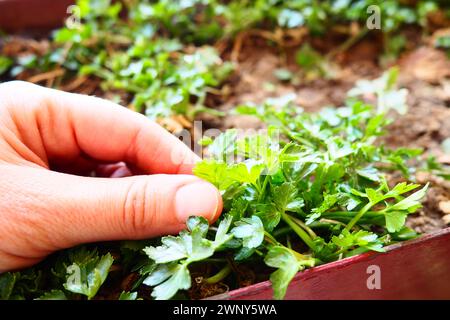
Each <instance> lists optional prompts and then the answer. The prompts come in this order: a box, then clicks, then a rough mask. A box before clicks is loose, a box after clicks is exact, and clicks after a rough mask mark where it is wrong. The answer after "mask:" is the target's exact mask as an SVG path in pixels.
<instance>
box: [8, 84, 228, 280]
mask: <svg viewBox="0 0 450 320" xmlns="http://www.w3.org/2000/svg"><path fill="white" fill-rule="evenodd" d="M196 161H198V158H197V156H196V155H195V154H194V153H193V152H192V151H191V150H189V148H187V147H186V146H185V145H184V144H183V143H182V142H180V141H179V140H178V139H176V138H175V137H173V136H172V135H171V134H170V133H168V132H166V131H165V130H164V129H162V128H161V127H160V126H158V125H157V124H155V123H153V122H151V121H150V120H149V119H147V118H146V117H144V116H142V115H140V114H138V113H135V112H132V111H130V110H128V109H125V108H123V107H120V106H118V105H116V104H114V103H112V102H108V101H106V100H103V99H99V98H94V97H89V96H83V95H78V94H72V93H66V92H62V91H57V90H53V89H48V88H43V87H39V86H36V85H32V84H29V83H25V82H17V81H14V82H7V83H3V84H0V272H4V271H8V270H14V269H19V268H23V267H27V266H30V265H33V264H35V263H37V262H39V261H40V260H42V259H43V258H45V257H46V256H47V255H49V254H50V253H52V252H54V251H56V250H60V249H63V248H68V247H72V246H75V245H77V244H81V243H88V242H96V241H106V240H119V239H143V238H150V237H154V236H158V235H163V234H171V233H176V232H178V231H180V230H181V229H183V228H184V227H185V221H186V219H187V218H188V217H189V216H191V215H200V216H203V217H205V218H207V219H208V220H209V221H211V222H212V221H215V220H216V219H217V217H218V215H219V214H220V212H221V211H222V199H221V197H220V194H219V192H218V191H217V189H216V188H215V187H214V186H213V185H211V184H210V183H208V182H205V181H203V180H201V179H199V178H197V177H195V176H193V175H191V172H192V167H193V166H194V164H195V162H196ZM120 162H124V163H126V165H127V166H126V167H125V166H123V165H122V166H121V165H112V166H111V165H110V166H105V165H107V164H115V163H120ZM111 168H113V171H114V172H116V173H115V174H113V176H117V175H118V174H117V172H118V171H117V170H114V169H117V168H119V171H122V175H126V174H123V173H126V172H128V171H131V172H133V173H135V174H141V175H138V176H130V177H123V178H98V177H89V176H88V175H89V173H90V172H92V171H93V170H96V169H100V170H101V171H103V172H104V173H105V171H108V170H109V171H111ZM57 171H59V172H57ZM109 173H111V172H109ZM119 176H120V174H119Z"/></svg>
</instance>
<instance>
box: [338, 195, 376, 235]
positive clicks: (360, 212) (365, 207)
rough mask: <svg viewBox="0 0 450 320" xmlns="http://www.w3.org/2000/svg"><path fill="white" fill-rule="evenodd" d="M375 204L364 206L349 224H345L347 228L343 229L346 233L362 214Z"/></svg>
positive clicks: (370, 203)
mask: <svg viewBox="0 0 450 320" xmlns="http://www.w3.org/2000/svg"><path fill="white" fill-rule="evenodd" d="M374 205H375V204H374V203H372V202H370V201H369V203H368V204H366V205H365V206H364V207H363V208H362V209H361V210H360V211H359V212H358V213H357V214H356V215H355V216H354V217H353V219H352V220H350V222H349V223H348V224H347V226H346V227H345V229H346V230H347V231H350V229H351V228H353V226H354V225H355V224H356V223H357V222H358V220H359V219H360V218H361V217H362V216H363V215H364V213H366V212H367V211H369V209H370V208H372V206H374Z"/></svg>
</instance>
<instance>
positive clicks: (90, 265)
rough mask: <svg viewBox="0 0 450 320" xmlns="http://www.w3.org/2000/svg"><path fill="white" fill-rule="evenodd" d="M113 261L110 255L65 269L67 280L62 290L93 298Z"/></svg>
mask: <svg viewBox="0 0 450 320" xmlns="http://www.w3.org/2000/svg"><path fill="white" fill-rule="evenodd" d="M113 262H114V259H113V258H112V256H111V254H110V253H107V254H105V255H104V256H102V257H101V258H96V259H94V260H92V261H89V262H85V263H81V264H77V263H73V264H72V265H70V266H69V267H67V274H68V276H67V280H66V283H64V288H65V289H66V290H68V291H71V292H74V293H79V294H83V295H85V296H87V297H88V299H91V298H93V297H94V296H95V295H96V294H97V292H98V290H99V289H100V286H101V285H102V284H103V282H105V280H106V277H107V276H108V273H109V269H110V267H111V265H112V264H113Z"/></svg>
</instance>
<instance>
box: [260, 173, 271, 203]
mask: <svg viewBox="0 0 450 320" xmlns="http://www.w3.org/2000/svg"><path fill="white" fill-rule="evenodd" d="M268 183H269V175H266V176H265V177H264V182H263V185H262V188H261V191H260V193H259V197H258V201H259V202H261V201H262V199H263V197H264V194H265V192H266V188H267V184H268Z"/></svg>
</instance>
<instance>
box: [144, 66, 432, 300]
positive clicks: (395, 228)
mask: <svg viewBox="0 0 450 320" xmlns="http://www.w3.org/2000/svg"><path fill="white" fill-rule="evenodd" d="M395 76H396V70H391V71H390V72H389V73H387V74H385V75H383V77H381V78H380V79H377V80H375V81H373V82H370V83H369V82H366V83H365V88H375V89H374V94H375V95H376V97H377V107H373V106H372V105H369V104H365V103H364V102H362V101H359V100H352V99H349V101H348V102H347V105H346V106H343V107H341V108H337V109H331V108H327V109H324V110H322V111H321V112H319V113H317V114H306V113H303V112H302V111H301V109H300V108H298V107H296V106H294V105H293V104H292V103H290V102H289V101H287V102H286V101H284V103H283V104H281V105H276V104H275V103H274V101H273V100H272V101H271V102H268V103H266V104H264V105H262V106H251V105H246V106H240V107H238V108H237V109H236V111H237V112H238V113H241V114H247V115H249V114H250V115H254V116H257V117H259V118H260V119H261V120H263V121H264V122H265V123H266V124H268V125H269V127H268V130H267V133H265V134H256V135H252V136H244V137H238V134H237V132H236V131H235V130H231V131H228V132H226V133H224V134H223V135H221V136H219V137H218V138H216V139H215V140H214V141H212V140H209V139H205V141H206V143H209V152H210V159H208V160H204V161H203V162H201V163H199V164H198V165H197V167H196V168H195V169H194V172H195V174H196V175H197V176H199V177H201V178H203V179H205V180H208V181H210V182H211V183H213V184H214V185H216V187H217V188H219V190H220V191H221V193H222V196H223V200H224V214H223V215H222V218H221V220H220V222H218V225H217V227H211V228H209V229H208V226H207V224H206V222H204V221H203V222H201V219H199V218H191V219H190V220H189V222H188V230H189V231H183V232H182V233H180V235H179V237H165V238H163V239H162V244H161V245H160V246H150V247H147V248H146V249H144V251H145V252H146V253H147V255H148V257H149V258H150V261H151V262H150V264H151V266H152V270H151V271H150V272H149V273H148V274H147V275H146V279H145V280H144V284H146V285H150V286H155V285H157V286H156V287H155V289H154V291H153V294H152V295H153V297H155V298H156V299H167V298H170V297H172V296H173V295H174V294H175V293H176V292H177V291H178V290H180V289H188V288H189V287H190V277H189V273H188V268H187V266H188V264H190V263H191V262H195V261H201V260H204V259H207V258H209V257H211V256H216V255H217V256H218V257H220V256H222V255H223V254H224V252H225V253H226V254H227V255H228V256H229V255H230V254H232V255H233V259H234V260H235V262H236V263H240V264H244V263H246V261H247V260H249V261H251V263H257V261H260V262H261V263H262V262H264V263H265V264H266V265H267V266H269V267H271V268H276V269H277V270H276V271H274V272H273V273H272V275H271V276H270V280H271V282H272V285H273V290H274V297H275V298H277V299H281V298H283V297H284V295H285V293H286V289H287V287H288V285H289V282H290V281H291V280H292V278H293V277H294V276H295V274H296V273H297V272H298V271H301V270H303V269H304V268H307V267H312V266H315V265H318V264H322V263H326V262H329V261H333V260H337V259H341V258H343V257H348V256H351V255H355V254H358V253H362V252H365V251H378V252H383V251H384V248H383V247H384V246H385V245H388V244H391V243H394V242H396V241H398V240H402V239H405V238H404V237H403V238H402V235H405V234H408V235H409V237H414V232H413V231H412V230H410V229H408V228H407V227H405V220H406V217H407V215H408V214H411V213H414V212H416V211H417V209H419V208H420V207H421V204H420V199H422V198H423V197H424V195H425V192H426V189H427V186H424V187H421V188H419V187H420V186H419V185H417V184H414V183H407V182H400V183H398V184H396V185H394V186H392V187H391V186H389V184H388V182H387V176H386V173H388V172H391V171H393V170H398V168H406V170H404V174H405V175H406V176H408V175H409V174H410V173H411V172H410V171H411V170H412V168H410V167H408V165H407V163H406V160H407V159H408V158H409V157H412V156H416V155H417V154H418V151H417V150H408V149H400V150H390V149H387V148H385V147H383V146H381V145H378V144H376V139H377V138H378V137H379V136H381V135H382V134H383V133H384V127H385V126H386V125H387V124H388V123H389V122H390V121H389V120H388V119H387V118H386V112H387V111H388V109H389V108H394V109H400V110H402V111H403V106H402V108H399V101H396V103H395V104H392V105H391V104H389V103H388V102H389V101H386V99H385V98H386V96H387V95H391V96H392V95H394V94H395V93H396V94H397V95H399V96H400V97H403V93H404V91H403V90H400V91H396V89H395ZM369 84H370V86H369ZM366 91H367V90H366ZM366 91H364V92H366ZM351 93H352V95H356V94H357V89H355V90H353V91H352V92H351ZM361 93H363V92H361ZM397 100H398V99H397ZM400 102H401V101H400ZM230 160H234V162H230ZM236 160H238V162H237V163H236V162H235V161H236ZM230 228H231V230H229V229H230ZM193 239H196V240H195V241H194V240H193ZM294 248H295V249H294ZM223 267H224V268H228V264H227V263H225V265H224V266H223ZM224 274H225V276H227V275H228V273H224Z"/></svg>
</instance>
